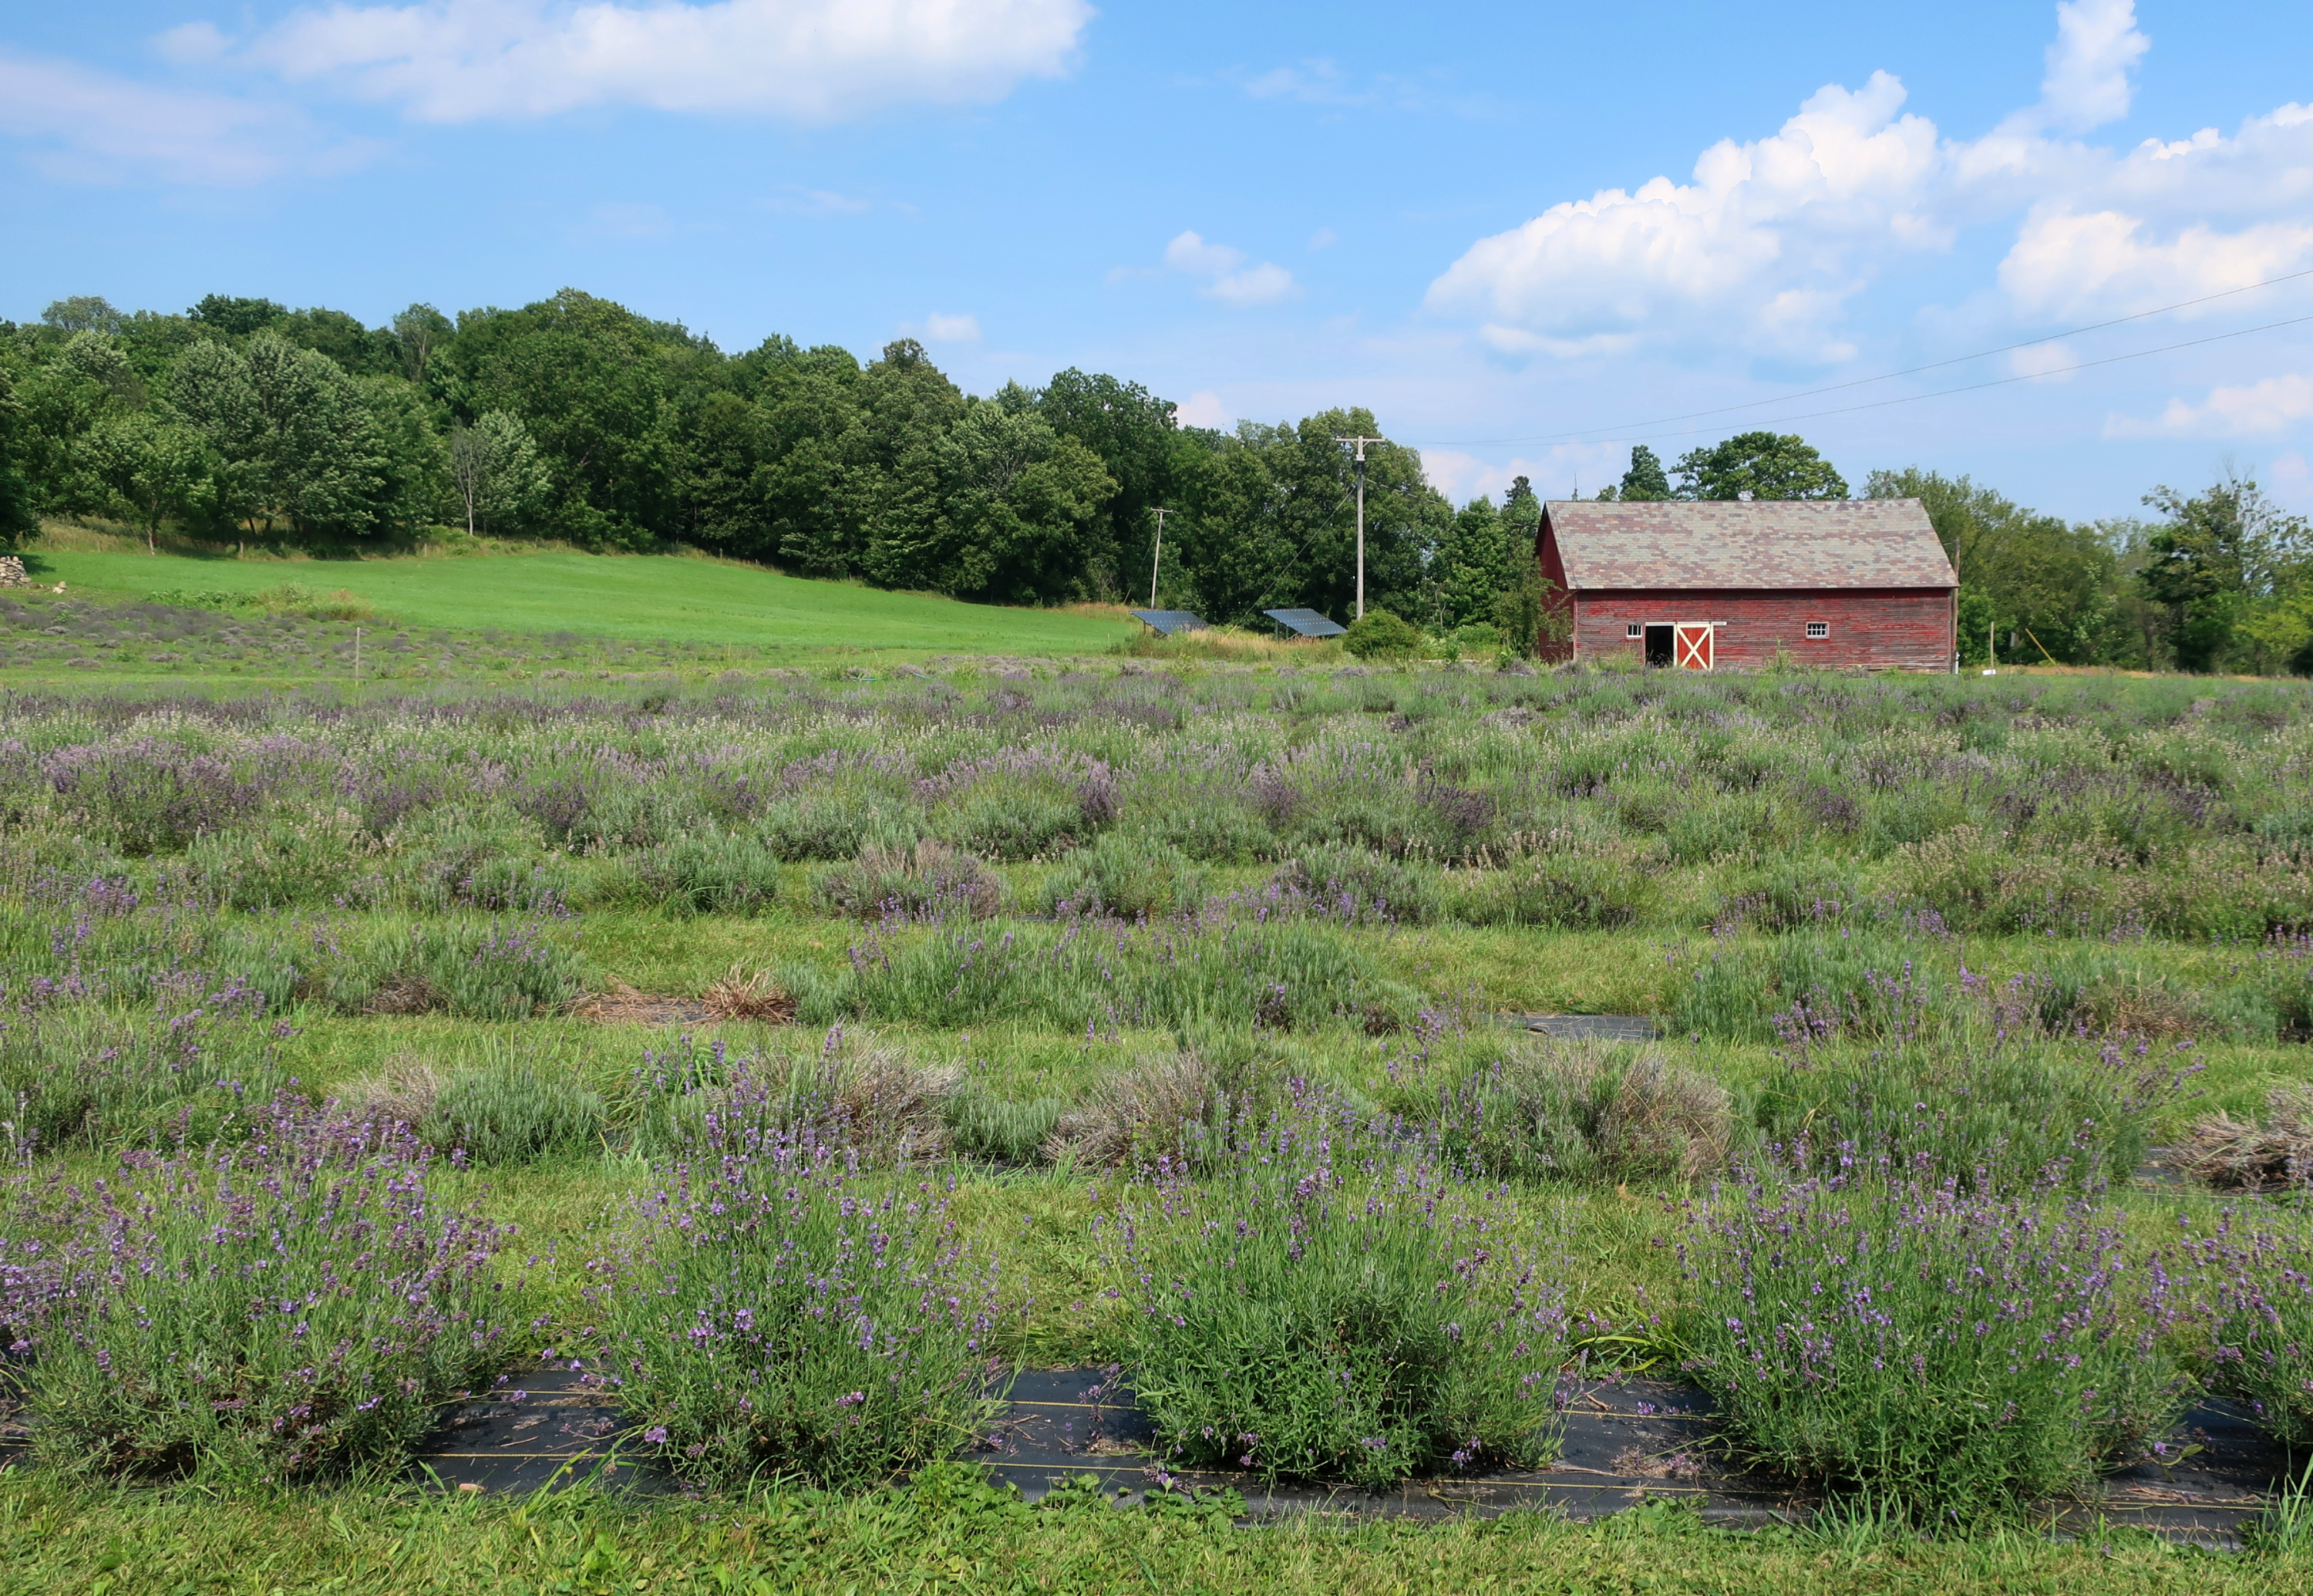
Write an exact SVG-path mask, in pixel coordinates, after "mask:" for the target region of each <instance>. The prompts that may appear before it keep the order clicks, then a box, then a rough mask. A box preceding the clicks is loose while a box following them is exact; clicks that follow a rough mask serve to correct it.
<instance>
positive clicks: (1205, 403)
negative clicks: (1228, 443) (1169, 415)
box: [1173, 388, 1236, 432]
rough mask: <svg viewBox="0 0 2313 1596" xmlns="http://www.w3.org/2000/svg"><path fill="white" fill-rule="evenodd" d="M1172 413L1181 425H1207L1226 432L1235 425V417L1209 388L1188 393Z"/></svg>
mask: <svg viewBox="0 0 2313 1596" xmlns="http://www.w3.org/2000/svg"><path fill="white" fill-rule="evenodd" d="M1173 414H1174V418H1175V419H1177V420H1178V421H1179V422H1180V423H1181V425H1182V426H1183V427H1208V428H1212V429H1213V430H1215V431H1217V432H1226V431H1227V430H1228V429H1229V428H1232V427H1234V426H1236V417H1235V416H1232V415H1231V414H1229V408H1228V406H1227V405H1225V404H1223V403H1222V402H1221V396H1220V395H1219V394H1218V393H1216V392H1213V391H1212V390H1211V389H1209V388H1200V389H1199V390H1198V391H1197V392H1194V393H1192V394H1190V395H1189V397H1188V398H1187V399H1185V400H1183V401H1181V403H1179V404H1178V405H1176V406H1174V410H1173Z"/></svg>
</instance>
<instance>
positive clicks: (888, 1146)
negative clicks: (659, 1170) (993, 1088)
mask: <svg viewBox="0 0 2313 1596" xmlns="http://www.w3.org/2000/svg"><path fill="white" fill-rule="evenodd" d="M960 1081H961V1077H960V1075H959V1074H958V1072H957V1071H954V1070H947V1069H938V1068H927V1067H925V1066H923V1065H920V1064H918V1063H915V1062H914V1061H913V1060H912V1059H910V1058H909V1057H908V1055H907V1054H904V1053H902V1052H901V1051H900V1050H899V1049H897V1048H895V1047H893V1046H890V1045H886V1044H884V1043H883V1042H880V1041H878V1040H877V1039H876V1038H875V1037H874V1036H866V1035H859V1036H851V1035H847V1034H846V1033H845V1031H844V1030H843V1029H842V1027H840V1026H839V1027H831V1029H830V1030H829V1031H828V1033H827V1036H826V1038H825V1040H824V1041H823V1042H822V1044H821V1045H820V1047H819V1050H818V1052H817V1054H815V1055H806V1056H803V1057H796V1056H794V1055H792V1054H780V1053H767V1054H749V1055H747V1056H745V1057H743V1058H738V1059H732V1058H729V1057H727V1056H726V1054H725V1052H724V1050H723V1047H722V1045H721V1044H720V1043H717V1044H716V1045H713V1046H712V1047H711V1048H709V1049H708V1050H705V1051H704V1052H702V1051H701V1050H699V1049H698V1048H696V1047H693V1046H690V1045H689V1044H688V1042H687V1041H686V1043H685V1045H683V1046H682V1047H680V1048H678V1049H676V1050H675V1051H674V1052H673V1053H672V1054H669V1055H668V1056H667V1057H666V1058H665V1059H664V1060H661V1059H659V1058H657V1057H656V1056H655V1055H652V1056H651V1057H650V1058H648V1059H647V1060H646V1069H645V1071H644V1074H643V1077H642V1080H641V1081H640V1085H641V1089H642V1090H641V1096H642V1098H643V1099H644V1104H643V1107H642V1110H641V1115H640V1117H641V1119H642V1121H643V1124H642V1127H641V1132H640V1139H641V1141H642V1142H643V1145H644V1146H645V1148H646V1151H681V1152H683V1153H685V1154H686V1155H689V1154H695V1153H697V1152H699V1150H701V1149H702V1148H708V1147H713V1146H717V1145H721V1144H722V1143H724V1142H729V1141H731V1140H733V1139H734V1138H735V1137H740V1136H752V1137H755V1138H757V1139H764V1138H770V1139H774V1140H776V1139H778V1138H779V1137H795V1136H801V1137H805V1138H806V1139H808V1140H809V1141H810V1142H812V1143H813V1145H814V1146H817V1145H822V1144H824V1145H826V1146H830V1147H840V1148H843V1149H845V1150H847V1151H849V1152H850V1153H852V1154H854V1155H855V1156H857V1157H858V1158H860V1159H862V1160H866V1162H868V1163H874V1164H888V1163H904V1162H906V1161H908V1160H910V1159H937V1158H940V1157H942V1156H943V1155H945V1153H946V1152H947V1151H948V1137H949V1133H948V1120H949V1117H950V1115H949V1106H950V1102H951V1100H952V1099H953V1098H954V1097H955V1095H956V1092H957V1089H958V1087H959V1084H960Z"/></svg>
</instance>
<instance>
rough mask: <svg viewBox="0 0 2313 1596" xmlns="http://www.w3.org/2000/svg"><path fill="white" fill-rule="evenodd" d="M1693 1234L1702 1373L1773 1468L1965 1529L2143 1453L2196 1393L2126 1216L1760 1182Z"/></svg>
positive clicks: (1687, 1253)
mask: <svg viewBox="0 0 2313 1596" xmlns="http://www.w3.org/2000/svg"><path fill="white" fill-rule="evenodd" d="M1690 1225H1691V1230H1690V1233H1689V1235H1688V1236H1687V1238H1686V1239H1685V1240H1684V1242H1683V1243H1682V1245H1681V1248H1680V1255H1681V1258H1682V1260H1683V1263H1684V1270H1685V1275H1686V1287H1687V1301H1686V1306H1685V1309H1684V1313H1683V1315H1682V1316H1681V1318H1680V1320H1679V1321H1678V1327H1677V1337H1678V1341H1679V1344H1680V1346H1681V1348H1682V1352H1683V1357H1682V1363H1683V1366H1684V1369H1685V1370H1686V1371H1687V1372H1688V1373H1689V1374H1690V1375H1691V1376H1692V1377H1693V1379H1694V1380H1697V1381H1698V1382H1699V1383H1700V1384H1702V1386H1703V1387H1705V1388H1706V1389H1708V1390H1709V1391H1710V1392H1711V1396H1712V1398H1714V1399H1715V1401H1716V1402H1717V1404H1718V1410H1719V1416H1720V1420H1721V1423H1722V1424H1723V1425H1724V1429H1725V1433H1726V1437H1727V1441H1728V1445H1729V1446H1730V1447H1731V1448H1732V1449H1733V1450H1734V1451H1736V1452H1737V1454H1738V1455H1739V1456H1741V1457H1743V1458H1744V1459H1746V1460H1748V1461H1750V1462H1753V1463H1755V1464H1758V1465H1762V1466H1764V1467H1767V1468H1774V1469H1778V1470H1781V1471H1782V1472H1784V1473H1788V1474H1790V1475H1793V1476H1797V1477H1802V1478H1807V1479H1811V1480H1816V1481H1820V1482H1822V1483H1824V1484H1825V1485H1827V1486H1832V1487H1834V1488H1835V1489H1841V1490H1847V1491H1858V1492H1863V1493H1868V1494H1869V1495H1873V1496H1875V1497H1877V1498H1878V1499H1880V1500H1881V1501H1883V1502H1884V1503H1887V1504H1888V1505H1889V1506H1890V1507H1891V1508H1892V1509H1893V1510H1894V1511H1895V1512H1901V1513H1904V1514H1906V1515H1910V1516H1913V1517H1916V1518H1919V1519H1921V1520H1922V1521H1939V1522H1953V1521H1965V1520H1969V1519H1974V1518H1980V1517H1986V1516H1994V1517H1996V1516H2000V1515H2004V1514H2012V1513H2015V1512H2018V1511H2020V1510H2021V1509H2022V1508H2024V1507H2025V1506H2026V1505H2027V1504H2028V1503H2033V1502H2036V1501H2039V1500H2042V1499H2044V1498H2046V1497H2049V1496H2051V1495H2059V1494H2062V1493H2064V1492H2068V1491H2071V1490H2073V1489H2076V1488H2078V1487H2080V1486H2083V1485H2085V1484H2086V1483H2087V1482H2088V1480H2089V1478H2090V1477H2092V1476H2093V1475H2094V1474H2095V1472H2096V1471H2097V1470H2098V1469H2099V1468H2106V1467H2110V1466H2114V1465H2117V1464H2122V1463H2125V1462H2127V1461H2130V1460H2132V1459H2134V1458H2135V1457H2137V1456H2138V1455H2140V1454H2141V1452H2142V1449H2143V1447H2144V1446H2145V1444H2146V1443H2147V1442H2149V1441H2150V1438H2151V1437H2152V1436H2154V1435H2156V1434H2158V1433H2159V1432H2160V1430H2161V1429H2163V1428H2164V1427H2165V1426H2166V1425H2167V1424H2168V1423H2169V1422H2171V1421H2172V1420H2173V1419H2174V1417H2175V1416H2176V1415H2177V1413H2178V1412H2180V1411H2181V1409H2182V1406H2183V1402H2184V1398H2185V1391H2186V1386H2185V1380H2184V1379H2183V1378H2182V1377H2181V1376H2180V1374H2179V1373H2178V1371H2177V1368H2176V1366H2175V1364H2174V1363H2173V1362H2171V1361H2170V1360H2169V1359H2168V1357H2167V1356H2166V1355H2165V1354H2164V1352H2163V1350H2162V1345H2161V1336H2162V1333H2163V1332H2164V1331H2165V1330H2166V1329H2168V1327H2169V1326H2170V1325H2171V1324H2172V1323H2173V1322H2174V1320H2175V1318H2176V1316H2177V1311H2178V1309H2177V1304H2175V1303H2174V1302H2172V1301H2171V1300H2170V1298H2169V1295H2168V1282H2167V1279H2166V1277H2165V1276H2164V1275H2163V1274H2161V1273H2160V1272H2159V1270H2158V1269H2152V1268H2148V1269H2143V1270H2137V1269H2134V1268H2132V1266H2131V1265H2130V1264H2129V1263H2128V1260H2127V1257H2126V1255H2125V1249H2124V1243H2123V1238H2122V1235H2121V1233H2120V1230H2118V1228H2117V1220H2116V1217H2115V1216H2112V1215H2109V1214H2102V1213H2098V1212H2094V1211H2092V1210H2090V1209H2089V1208H2087V1207H2086V1206H2084V1205H2080V1204H2071V1205H2068V1206H2065V1207H2062V1208H2049V1207H2045V1206H2043V1205H2041V1204H2037V1203H2035V1202H2032V1201H2028V1200H2027V1201H2019V1202H2014V1203H1996V1202H1992V1201H1987V1200H1983V1199H1977V1198H1971V1197H1968V1196H1966V1195H1963V1194H1962V1193H1961V1191H1960V1189H1959V1187H1958V1186H1957V1183H1953V1182H1948V1183H1945V1184H1941V1185H1930V1184H1908V1185H1895V1186H1886V1185H1878V1184H1865V1185H1857V1186H1850V1185H1847V1184H1846V1183H1843V1182H1841V1181H1837V1180H1833V1181H1811V1182H1804V1183H1800V1184H1798V1185H1794V1186H1751V1187H1749V1188H1748V1189H1746V1190H1741V1191H1737V1192H1734V1193H1730V1194H1728V1196H1727V1198H1726V1199H1725V1200H1724V1201H1722V1202H1721V1203H1719V1204H1717V1205H1716V1206H1715V1207H1713V1208H1709V1209H1705V1208H1700V1207H1698V1208H1696V1209H1694V1210H1693V1211H1692V1214H1691V1218H1690Z"/></svg>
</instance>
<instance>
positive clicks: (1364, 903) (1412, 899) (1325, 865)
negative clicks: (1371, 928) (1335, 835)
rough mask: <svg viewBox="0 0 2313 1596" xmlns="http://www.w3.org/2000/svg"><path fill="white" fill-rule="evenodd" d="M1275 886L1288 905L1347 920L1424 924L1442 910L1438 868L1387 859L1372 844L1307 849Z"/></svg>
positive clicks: (1278, 877)
mask: <svg viewBox="0 0 2313 1596" xmlns="http://www.w3.org/2000/svg"><path fill="white" fill-rule="evenodd" d="M1271 889H1272V891H1273V893H1274V894H1275V895H1279V896H1281V897H1282V898H1283V899H1284V900H1285V904H1286V906H1288V907H1297V908H1300V909H1301V910H1303V911H1304V912H1305V913H1318V914H1324V915H1326V916H1329V917H1331V918H1334V919H1339V920H1343V921H1363V920H1375V921H1403V922H1404V923H1406V924H1408V925H1420V924H1423V923H1425V922H1427V921H1429V920H1430V919H1432V918H1433V917H1434V916H1435V915H1436V914H1437V913H1438V896H1439V894H1438V872H1437V871H1436V870H1435V869H1429V868H1427V867H1424V866H1420V865H1412V864H1403V863H1401V862H1399V861H1398V860H1394V859H1385V858H1384V857H1383V856H1382V855H1381V854H1378V853H1376V852H1375V851H1373V850H1372V849H1370V848H1356V847H1347V848H1344V847H1323V846H1320V847H1315V848H1305V849H1303V850H1301V851H1299V852H1298V853H1297V854H1296V855H1295V856H1294V857H1293V859H1292V860H1291V861H1290V862H1288V864H1287V865H1286V866H1285V868H1284V869H1281V870H1280V871H1278V872H1277V874H1276V876H1275V877H1273V878H1272V880H1271Z"/></svg>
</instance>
